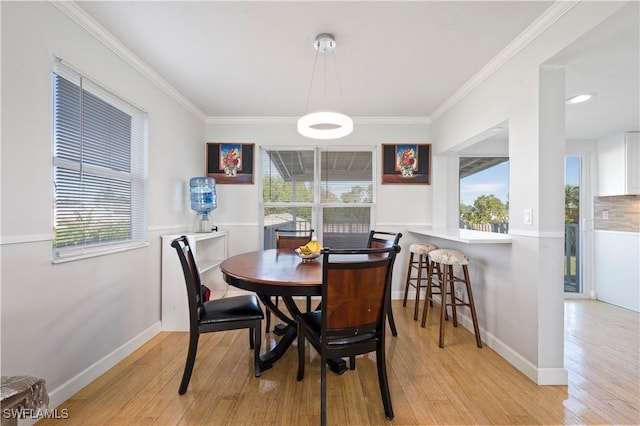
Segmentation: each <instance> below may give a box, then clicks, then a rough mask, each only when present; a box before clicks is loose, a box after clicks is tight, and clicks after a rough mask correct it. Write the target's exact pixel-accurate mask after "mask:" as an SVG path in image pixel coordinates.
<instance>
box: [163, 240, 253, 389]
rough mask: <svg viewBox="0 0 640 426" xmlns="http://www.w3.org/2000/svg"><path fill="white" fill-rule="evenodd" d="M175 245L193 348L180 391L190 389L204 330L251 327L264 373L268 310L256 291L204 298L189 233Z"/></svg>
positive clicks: (251, 341)
mask: <svg viewBox="0 0 640 426" xmlns="http://www.w3.org/2000/svg"><path fill="white" fill-rule="evenodd" d="M171 247H173V248H175V249H176V251H177V252H178V257H179V258H180V264H181V265H182V271H183V272H184V279H185V283H186V286H187V299H188V303H189V349H188V351H187V361H186V363H185V366H184V373H182V381H181V382H180V388H179V390H178V393H179V394H180V395H183V394H184V393H185V392H186V391H187V387H188V386H189V381H190V380H191V373H192V372H193V365H194V364H195V361H196V351H197V350H198V340H199V338H200V334H202V333H211V332H215V331H225V330H237V329H242V328H248V329H249V347H251V348H252V349H253V368H254V374H255V376H256V377H260V365H259V361H260V342H261V340H262V334H261V332H262V319H263V318H264V314H263V313H262V309H261V308H260V303H259V302H258V298H257V297H256V295H255V294H251V295H242V296H234V297H223V298H222V299H215V300H210V301H208V302H204V301H203V298H202V292H201V291H202V284H201V281H200V273H199V271H198V266H197V265H196V261H195V258H194V256H193V252H192V251H191V247H190V246H189V241H188V240H187V237H186V236H185V235H183V236H181V237H179V238H176V239H175V240H173V241H172V242H171Z"/></svg>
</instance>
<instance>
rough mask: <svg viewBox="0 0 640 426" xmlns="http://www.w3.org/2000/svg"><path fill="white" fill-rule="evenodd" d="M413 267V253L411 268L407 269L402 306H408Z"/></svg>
mask: <svg viewBox="0 0 640 426" xmlns="http://www.w3.org/2000/svg"><path fill="white" fill-rule="evenodd" d="M412 266H413V253H411V254H410V255H409V268H408V269H407V279H406V280H405V284H404V298H403V299H402V306H405V307H406V306H407V295H408V294H409V286H410V285H411V284H409V282H410V281H411V267H412Z"/></svg>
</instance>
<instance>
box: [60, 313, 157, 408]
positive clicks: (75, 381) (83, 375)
mask: <svg viewBox="0 0 640 426" xmlns="http://www.w3.org/2000/svg"><path fill="white" fill-rule="evenodd" d="M160 331H161V323H160V321H158V322H156V323H154V324H153V325H152V326H151V327H149V328H147V329H146V330H144V331H142V333H140V334H138V335H137V336H135V337H133V338H132V339H131V340H129V341H128V342H126V343H125V344H123V345H122V346H120V347H119V348H117V349H116V350H114V351H113V352H111V353H110V354H107V355H106V356H104V357H103V358H102V359H100V360H98V361H96V362H95V363H93V364H92V365H90V366H89V367H87V368H86V369H84V370H83V371H81V372H80V373H78V374H76V375H75V376H74V377H72V378H71V379H69V380H67V381H66V382H64V383H63V384H62V385H60V386H58V387H57V388H55V389H53V390H52V391H50V392H49V407H51V408H55V407H58V406H59V405H60V404H62V403H63V402H64V401H66V400H67V399H69V398H70V397H72V396H73V395H75V394H76V393H78V392H79V391H80V390H81V389H82V388H84V387H85V386H87V385H88V384H89V383H91V382H92V381H94V380H95V379H97V378H98V377H100V376H101V375H102V374H104V373H105V372H107V371H108V370H109V369H110V368H113V367H114V366H115V365H116V364H117V363H119V362H120V361H122V360H123V359H125V358H126V357H127V356H129V355H131V354H132V353H133V352H134V351H135V350H136V349H138V348H139V347H140V346H142V345H143V344H144V343H146V342H148V341H149V340H150V339H151V338H152V337H153V336H155V335H156V334H158V333H160Z"/></svg>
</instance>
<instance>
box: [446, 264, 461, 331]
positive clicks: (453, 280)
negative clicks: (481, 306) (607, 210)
mask: <svg viewBox="0 0 640 426" xmlns="http://www.w3.org/2000/svg"><path fill="white" fill-rule="evenodd" d="M447 268H449V278H450V280H449V292H450V293H449V297H450V299H449V300H451V315H452V316H453V326H454V327H457V326H458V308H457V307H456V276H455V275H454V273H453V265H449V266H447ZM445 312H446V310H445ZM445 319H446V318H445Z"/></svg>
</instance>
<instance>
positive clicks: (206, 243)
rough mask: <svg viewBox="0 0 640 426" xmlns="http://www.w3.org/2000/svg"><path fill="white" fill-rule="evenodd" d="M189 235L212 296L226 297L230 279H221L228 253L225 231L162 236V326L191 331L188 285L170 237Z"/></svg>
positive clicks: (202, 277)
mask: <svg viewBox="0 0 640 426" xmlns="http://www.w3.org/2000/svg"><path fill="white" fill-rule="evenodd" d="M181 235H187V239H188V241H189V246H191V249H192V250H193V254H194V256H195V258H196V264H197V265H198V269H199V271H200V279H201V281H202V284H204V285H206V286H207V287H209V288H210V289H211V298H212V299H217V298H221V297H225V296H226V294H227V283H226V282H225V281H224V280H223V279H222V273H221V272H220V264H221V263H222V261H223V260H224V259H226V257H227V233H226V231H218V232H209V233H201V234H175V235H163V236H162V330H163V331H188V330H189V306H188V302H187V289H186V285H185V280H184V274H183V272H182V266H181V265H180V259H178V254H177V253H176V249H174V248H173V247H171V241H173V240H174V239H176V238H178V237H180V236H181Z"/></svg>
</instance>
